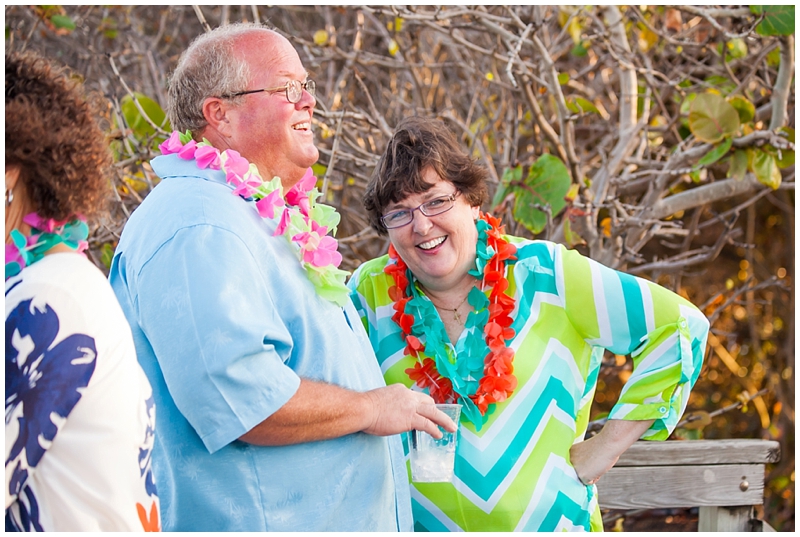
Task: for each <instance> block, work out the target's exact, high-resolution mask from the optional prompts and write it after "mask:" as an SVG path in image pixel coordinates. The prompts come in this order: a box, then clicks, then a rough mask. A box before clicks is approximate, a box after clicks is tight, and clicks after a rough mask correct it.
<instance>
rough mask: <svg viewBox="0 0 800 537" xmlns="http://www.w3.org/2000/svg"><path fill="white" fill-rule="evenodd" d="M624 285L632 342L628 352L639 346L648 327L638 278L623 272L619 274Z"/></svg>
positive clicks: (623, 292) (623, 291)
mask: <svg viewBox="0 0 800 537" xmlns="http://www.w3.org/2000/svg"><path fill="white" fill-rule="evenodd" d="M617 275H618V277H619V281H620V283H621V284H622V294H623V296H624V297H625V308H626V311H627V317H628V318H627V321H628V333H629V334H630V337H631V341H630V343H629V348H628V351H627V352H626V353H625V354H627V353H628V352H630V351H632V350H633V349H635V348H636V347H638V346H639V341H640V340H641V339H642V337H644V336H645V335H647V325H646V324H645V314H644V302H642V290H641V289H640V288H639V284H638V283H637V281H636V278H634V277H633V276H631V275H630V274H625V273H623V272H618V273H617Z"/></svg>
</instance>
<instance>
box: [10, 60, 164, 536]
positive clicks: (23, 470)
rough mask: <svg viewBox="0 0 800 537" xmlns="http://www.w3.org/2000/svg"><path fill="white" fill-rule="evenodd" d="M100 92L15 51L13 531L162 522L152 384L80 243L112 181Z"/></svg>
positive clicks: (142, 526)
mask: <svg viewBox="0 0 800 537" xmlns="http://www.w3.org/2000/svg"><path fill="white" fill-rule="evenodd" d="M94 102H95V101H93V100H92V99H90V98H87V97H86V96H85V95H84V92H83V87H82V85H81V84H80V83H79V82H77V81H76V79H75V78H73V77H72V76H70V73H68V72H66V71H65V70H62V69H59V68H57V67H55V66H54V65H52V64H51V63H50V62H48V61H47V60H46V59H44V58H42V57H40V56H37V55H35V54H30V53H28V54H16V53H9V52H6V101H5V114H6V117H5V121H6V125H5V127H6V160H5V191H6V204H5V217H6V291H5V292H6V300H5V305H6V325H5V326H6V328H5V332H6V351H5V359H6V371H5V376H6V407H5V411H6V412H5V415H6V432H5V437H6V482H5V484H6V492H5V502H6V531H9V530H11V531H14V530H17V531H19V530H24V531H76V530H78V531H109V530H111V531H114V530H116V531H134V530H139V531H141V530H157V529H158V528H159V526H160V524H159V515H158V505H159V503H158V496H157V493H156V487H155V483H154V482H153V478H152V473H151V471H150V453H151V452H152V447H153V441H154V437H153V431H154V426H155V406H154V404H153V398H152V391H151V389H150V384H149V383H148V381H147V378H146V377H145V375H144V372H143V371H142V369H141V367H140V366H139V364H138V362H137V361H136V352H135V349H134V346H133V339H132V337H131V331H130V327H129V326H128V324H127V321H126V320H125V317H124V315H123V314H122V311H121V309H120V307H119V304H118V303H117V301H116V297H115V296H114V294H113V292H112V290H111V287H110V285H109V284H108V281H107V280H106V278H105V277H104V275H103V273H102V272H101V271H100V270H98V269H97V267H95V266H94V265H93V264H92V263H91V262H90V261H89V260H88V259H86V257H85V256H84V255H82V254H81V252H82V251H83V250H84V249H85V248H86V247H87V243H86V239H87V237H88V232H89V228H88V226H87V223H86V217H91V216H94V215H97V214H99V213H101V212H102V210H103V202H104V200H105V199H106V197H107V196H108V195H109V188H110V184H109V180H108V176H109V171H110V165H111V157H110V155H109V152H108V148H107V145H106V141H105V137H104V136H103V133H102V130H101V129H100V127H99V125H98V123H97V120H96V112H97V111H98V109H97V107H96V106H95V104H94Z"/></svg>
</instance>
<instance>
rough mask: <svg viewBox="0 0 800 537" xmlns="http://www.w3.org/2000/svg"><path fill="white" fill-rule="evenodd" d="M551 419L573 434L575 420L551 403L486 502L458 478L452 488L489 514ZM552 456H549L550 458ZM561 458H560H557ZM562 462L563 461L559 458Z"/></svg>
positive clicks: (454, 479)
mask: <svg viewBox="0 0 800 537" xmlns="http://www.w3.org/2000/svg"><path fill="white" fill-rule="evenodd" d="M551 419H556V420H558V421H559V422H561V423H563V424H564V425H566V426H567V427H569V428H570V429H571V430H572V431H573V433H574V432H575V420H574V418H573V417H572V416H569V415H568V414H567V413H566V412H564V411H563V410H561V409H560V408H559V407H558V405H557V404H556V402H555V401H551V402H550V405H548V407H547V411H546V412H545V413H544V415H543V416H542V420H541V421H540V422H539V425H538V426H537V427H536V430H535V431H534V432H533V434H532V435H531V439H530V440H529V441H528V443H527V444H526V445H525V449H524V450H523V452H522V454H520V456H519V458H518V459H517V462H516V463H515V464H514V466H512V467H511V470H509V472H508V474H507V475H506V476H505V477H504V478H503V481H501V482H500V484H499V485H498V486H497V488H496V489H495V491H494V492H493V493H492V495H491V496H490V497H489V499H488V500H483V499H482V498H480V497H479V496H478V495H477V494H475V493H474V492H473V491H472V489H470V488H469V486H467V485H466V484H465V483H464V482H463V481H461V480H460V479H459V478H458V477H453V486H454V487H455V488H456V490H457V491H459V492H460V493H462V494H463V495H464V496H466V497H467V498H468V499H469V501H471V502H472V503H473V504H475V506H476V507H479V508H480V509H481V510H482V511H483V512H484V513H487V514H488V513H491V512H492V510H493V509H494V508H495V506H496V505H497V502H499V501H500V498H502V497H503V494H505V492H506V490H508V487H509V485H510V484H511V483H512V482H513V481H514V479H516V477H517V475H518V474H519V471H520V469H521V468H522V466H523V465H524V464H525V462H527V460H528V457H530V454H531V452H532V451H533V448H535V447H536V444H537V443H538V442H539V439H540V438H541V436H542V434H543V433H544V430H545V428H546V427H547V425H548V423H549V422H550V420H551ZM553 456H554V455H550V458H552V457H553ZM558 458H561V457H558ZM561 460H562V461H563V460H564V459H563V458H561ZM549 463H550V459H548V465H549ZM572 471H574V470H572Z"/></svg>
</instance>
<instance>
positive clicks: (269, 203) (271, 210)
mask: <svg viewBox="0 0 800 537" xmlns="http://www.w3.org/2000/svg"><path fill="white" fill-rule="evenodd" d="M285 205H286V202H284V201H283V198H282V197H281V191H280V189H277V190H273V191H272V192H270V193H269V195H267V196H265V197H264V198H262V199H260V200H258V201H257V202H256V209H258V214H259V215H261V218H270V219H272V218H275V209H277V208H278V207H284V206H285ZM284 229H285V228H284Z"/></svg>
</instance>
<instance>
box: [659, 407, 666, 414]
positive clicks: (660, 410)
mask: <svg viewBox="0 0 800 537" xmlns="http://www.w3.org/2000/svg"><path fill="white" fill-rule="evenodd" d="M658 411H659V412H661V413H662V414H666V413H667V409H666V407H663V406H662V407H661V408H659V409H658Z"/></svg>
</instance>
